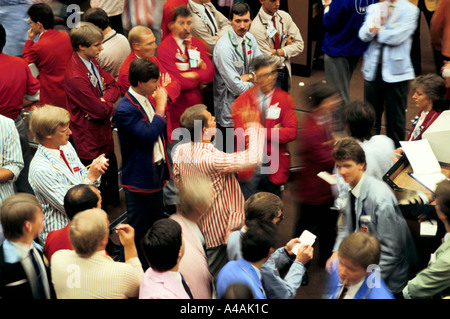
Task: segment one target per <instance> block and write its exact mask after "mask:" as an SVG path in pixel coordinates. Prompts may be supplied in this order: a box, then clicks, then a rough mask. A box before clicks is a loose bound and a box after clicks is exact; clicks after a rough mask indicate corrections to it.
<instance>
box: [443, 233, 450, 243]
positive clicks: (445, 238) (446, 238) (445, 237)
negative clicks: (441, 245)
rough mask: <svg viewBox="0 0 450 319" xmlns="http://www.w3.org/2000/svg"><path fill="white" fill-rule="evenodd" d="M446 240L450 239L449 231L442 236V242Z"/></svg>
mask: <svg viewBox="0 0 450 319" xmlns="http://www.w3.org/2000/svg"><path fill="white" fill-rule="evenodd" d="M447 240H450V233H446V234H445V236H444V242H446V241H447Z"/></svg>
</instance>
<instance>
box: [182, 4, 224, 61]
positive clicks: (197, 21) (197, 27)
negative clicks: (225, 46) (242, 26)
mask: <svg viewBox="0 0 450 319" xmlns="http://www.w3.org/2000/svg"><path fill="white" fill-rule="evenodd" d="M205 7H207V8H208V10H209V11H210V12H211V13H212V15H213V17H214V19H215V20H216V22H217V27H218V29H219V30H218V32H217V34H214V30H211V27H210V26H209V24H208V23H206V22H205V21H204V20H203V19H202V18H201V17H202V14H201V13H200V12H199V11H198V10H197V8H196V7H194V6H193V5H192V4H191V3H190V1H189V2H188V4H187V8H188V10H189V11H190V12H191V13H192V31H191V32H192V36H194V37H196V38H199V39H202V40H203V41H205V42H206V44H207V45H208V48H209V52H210V53H211V54H212V52H213V50H214V46H215V45H216V39H215V38H214V36H215V35H217V36H218V37H219V38H220V37H221V36H222V35H224V34H225V33H226V32H227V30H228V28H229V27H230V26H231V24H230V21H229V20H228V19H227V18H226V17H225V16H224V15H223V14H222V13H221V12H219V11H217V9H216V8H215V7H214V5H213V4H212V3H211V2H209V3H205Z"/></svg>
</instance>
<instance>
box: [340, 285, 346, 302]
mask: <svg viewBox="0 0 450 319" xmlns="http://www.w3.org/2000/svg"><path fill="white" fill-rule="evenodd" d="M347 290H348V289H347V287H346V286H344V287H343V288H342V291H341V293H340V295H339V297H338V299H344V297H345V295H346V294H347Z"/></svg>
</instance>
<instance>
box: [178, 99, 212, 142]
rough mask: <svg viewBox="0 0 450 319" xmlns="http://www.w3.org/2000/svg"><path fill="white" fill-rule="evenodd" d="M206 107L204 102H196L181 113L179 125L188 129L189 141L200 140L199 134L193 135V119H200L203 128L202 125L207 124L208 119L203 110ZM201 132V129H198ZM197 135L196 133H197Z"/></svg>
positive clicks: (205, 125)
mask: <svg viewBox="0 0 450 319" xmlns="http://www.w3.org/2000/svg"><path fill="white" fill-rule="evenodd" d="M206 109H207V107H206V105H204V104H196V105H193V106H190V107H188V108H187V109H186V110H185V111H184V112H183V114H181V117H180V126H181V127H183V128H185V129H187V130H188V131H189V134H190V137H191V141H192V142H200V141H201V134H200V136H196V135H195V133H196V132H195V121H201V123H202V127H201V130H203V128H204V127H207V126H208V119H207V117H206V115H205V113H204V111H205V110H206ZM200 133H201V131H200ZM197 135H198V133H197Z"/></svg>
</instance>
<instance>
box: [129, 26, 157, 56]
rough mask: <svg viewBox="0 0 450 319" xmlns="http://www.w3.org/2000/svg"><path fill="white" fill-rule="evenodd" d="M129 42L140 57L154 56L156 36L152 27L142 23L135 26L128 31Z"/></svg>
mask: <svg viewBox="0 0 450 319" xmlns="http://www.w3.org/2000/svg"><path fill="white" fill-rule="evenodd" d="M128 42H129V43H130V47H131V49H132V50H133V52H134V53H136V54H137V55H138V56H139V57H141V58H144V57H146V58H149V57H152V56H154V53H155V50H156V38H155V36H154V35H153V32H152V30H151V29H150V28H148V27H145V26H142V25H138V26H135V27H133V28H132V29H131V30H130V32H129V33H128ZM139 53H140V54H139ZM150 54H151V55H150ZM148 55H150V56H148Z"/></svg>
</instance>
